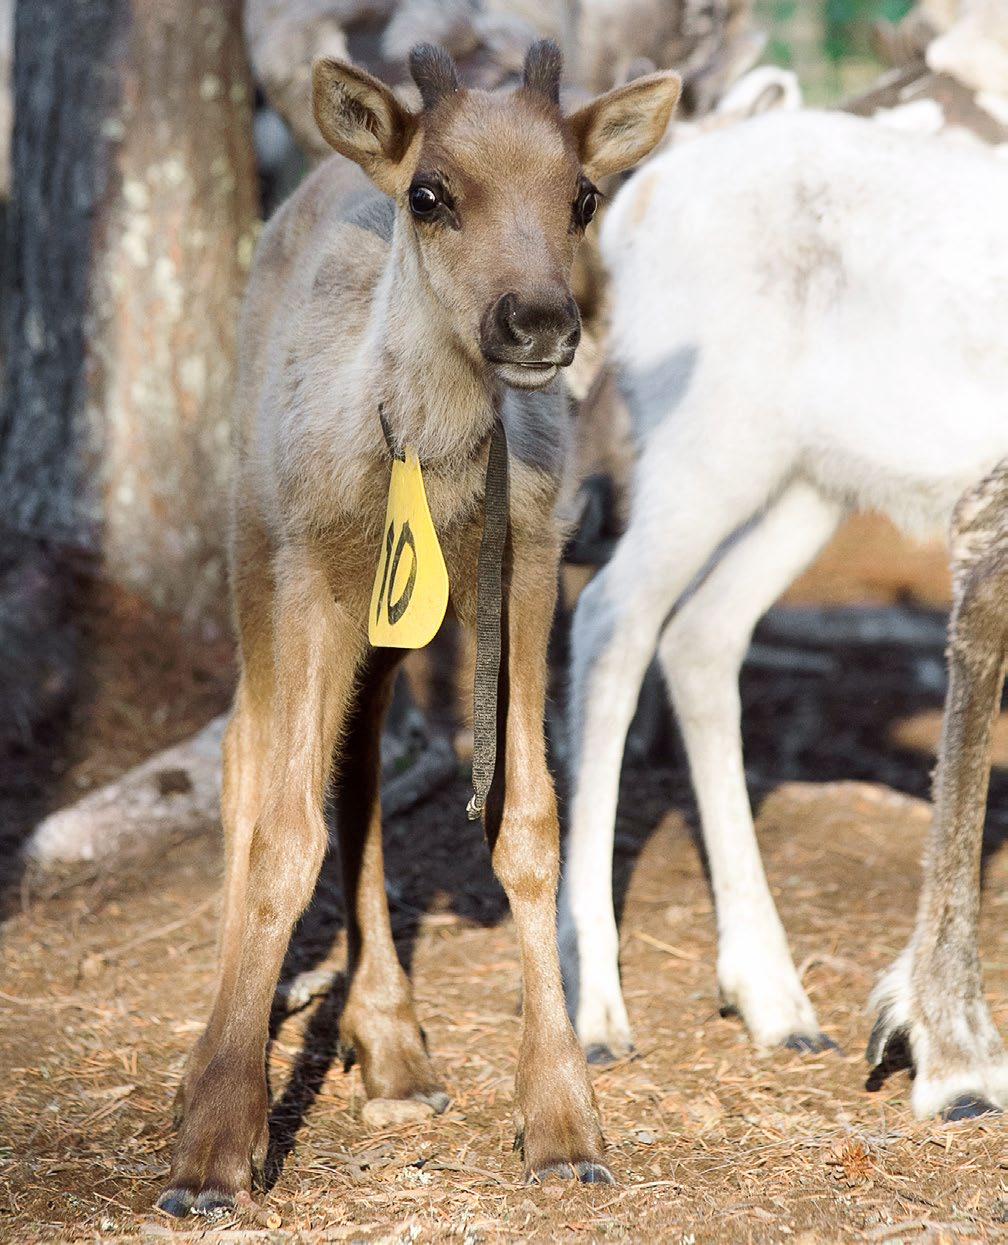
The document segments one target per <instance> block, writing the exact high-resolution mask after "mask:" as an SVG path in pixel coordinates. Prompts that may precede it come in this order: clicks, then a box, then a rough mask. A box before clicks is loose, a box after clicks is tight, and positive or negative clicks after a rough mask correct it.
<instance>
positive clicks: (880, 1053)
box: [865, 1011, 909, 1068]
mask: <svg viewBox="0 0 1008 1245" xmlns="http://www.w3.org/2000/svg"><path fill="white" fill-rule="evenodd" d="M908 1036H909V1033H908V1030H907V1028H906V1026H904V1025H894V1024H893V1022H892V1020H891V1019H890V1016H889V1012H888V1011H882V1012H881V1013H880V1014H879V1017H878V1019H877V1020H876V1021H875V1023H874V1024H873V1025H872V1031H871V1037H870V1038H869V1039H868V1049H867V1050H866V1051H865V1058H866V1059H867V1060H868V1066H869V1067H870V1068H878V1067H881V1066H882V1064H883V1063H886V1062H887V1061H888V1060H889V1059H890V1058H891V1056H892V1055H895V1054H897V1053H900V1054H902V1048H908V1044H907V1038H908Z"/></svg>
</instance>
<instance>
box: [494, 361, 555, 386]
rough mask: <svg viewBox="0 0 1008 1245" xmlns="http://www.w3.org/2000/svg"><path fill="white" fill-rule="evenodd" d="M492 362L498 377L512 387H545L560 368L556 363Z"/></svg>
mask: <svg viewBox="0 0 1008 1245" xmlns="http://www.w3.org/2000/svg"><path fill="white" fill-rule="evenodd" d="M492 362H493V368H494V371H495V372H496V373H497V375H498V377H499V378H500V379H501V380H502V381H503V382H504V384H505V385H510V386H511V388H512V389H544V388H545V387H546V386H547V385H548V384H549V383H550V381H551V380H552V379H553V377H554V376H556V374H557V372H558V371H559V370H560V369H559V364H556V363H506V362H503V361H499V360H492Z"/></svg>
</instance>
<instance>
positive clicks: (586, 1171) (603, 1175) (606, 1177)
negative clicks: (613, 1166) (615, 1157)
mask: <svg viewBox="0 0 1008 1245" xmlns="http://www.w3.org/2000/svg"><path fill="white" fill-rule="evenodd" d="M577 1176H578V1180H580V1181H581V1183H582V1184H615V1183H616V1178H615V1177H614V1176H613V1174H612V1172H611V1171H610V1170H609V1168H608V1167H606V1166H605V1165H604V1164H602V1163H588V1162H582V1163H578V1164H577Z"/></svg>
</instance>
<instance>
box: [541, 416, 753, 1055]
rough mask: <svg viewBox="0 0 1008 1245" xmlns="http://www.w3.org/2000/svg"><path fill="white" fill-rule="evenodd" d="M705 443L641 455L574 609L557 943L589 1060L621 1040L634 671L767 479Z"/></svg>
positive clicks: (625, 1035)
mask: <svg viewBox="0 0 1008 1245" xmlns="http://www.w3.org/2000/svg"><path fill="white" fill-rule="evenodd" d="M670 439H673V438H670ZM709 448H710V449H711V450H712V451H714V452H713V453H711V454H710V455H707V454H704V455H700V454H697V453H696V452H695V450H694V451H693V452H692V454H691V455H690V456H689V457H688V458H687V457H686V455H682V456H680V455H679V454H678V453H677V452H676V451H675V449H672V450H670V449H669V447H668V446H667V445H666V446H663V447H662V452H661V453H658V452H655V451H654V450H653V449H652V451H651V452H649V454H648V455H646V456H645V458H644V460H643V462H642V464H641V467H640V471H641V476H640V478H639V479H638V481H637V489H636V494H635V498H634V510H633V514H632V516H631V520H630V525H629V527H628V529H627V531H626V533H625V535H624V536H623V538H622V539H621V541H620V543H619V545H618V546H617V549H616V552H615V553H614V555H613V558H612V560H611V561H610V562H609V563H608V564H607V565H606V566H605V567H603V569H602V570H601V571H600V572H599V574H598V575H597V576H596V577H595V579H594V580H593V581H592V582H591V583H590V584H589V585H588V587H587V588H586V589H585V591H584V592H583V593H582V595H581V598H580V600H579V602H578V606H577V610H576V612H575V617H574V625H573V633H572V643H571V687H570V720H571V730H570V741H571V751H570V772H571V779H572V782H571V797H572V798H571V806H570V835H569V839H568V844H567V854H566V860H565V866H564V874H563V882H562V886H561V898H560V948H561V961H562V964H563V969H564V981H565V986H566V989H567V999H568V1006H569V1008H570V1012H571V1016H572V1018H573V1020H574V1023H575V1027H576V1028H577V1032H578V1036H579V1037H580V1039H581V1041H582V1043H583V1044H584V1046H585V1048H586V1050H587V1051H588V1056H589V1059H591V1060H593V1061H595V1062H607V1061H609V1060H611V1059H612V1058H614V1057H619V1056H621V1055H622V1054H625V1053H626V1052H627V1051H628V1050H629V1049H630V1047H631V1037H630V1025H629V1022H628V1020H627V1014H626V1008H625V1006H624V1003H623V997H622V994H621V992H620V984H619V967H618V950H619V942H618V936H617V931H616V921H615V917H614V914H613V899H612V849H613V827H614V822H615V816H616V803H617V797H618V793H619V775H620V764H621V761H622V757H623V746H624V743H625V740H626V733H627V728H628V727H629V725H630V720H631V718H632V716H633V712H634V707H635V706H636V703H637V697H638V695H639V692H640V685H641V680H642V678H643V676H644V672H645V670H646V669H647V666H648V663H649V662H650V660H651V658H652V656H653V655H654V651H655V645H656V642H657V638H658V634H659V632H660V630H661V627H662V625H663V623H664V620H665V619H666V617H667V616H668V614H669V611H670V610H671V609H672V608H673V606H674V605H675V603H676V601H677V600H678V599H679V597H680V596H681V594H682V593H683V591H684V590H685V589H686V588H687V586H688V585H689V583H690V581H691V580H692V579H694V578H695V577H696V576H697V574H698V573H699V572H700V571H701V570H702V569H703V568H704V567H705V566H706V564H707V563H708V562H709V561H710V559H711V557H712V556H713V555H714V553H715V551H716V550H717V548H718V546H719V545H720V544H722V542H724V541H726V540H727V539H728V538H729V537H730V536H731V535H732V533H734V532H735V531H737V530H738V529H739V528H740V527H741V526H743V525H744V524H745V523H746V521H747V520H748V519H749V517H750V516H751V515H752V514H754V513H756V512H757V511H758V510H759V509H760V508H761V507H762V506H763V505H764V504H765V502H766V498H767V496H768V494H769V493H770V492H771V491H772V488H773V486H774V483H775V481H774V479H773V478H772V475H771V470H770V464H769V462H768V460H767V458H766V456H764V457H763V458H762V459H761V458H760V456H759V454H758V453H755V452H754V454H753V455H752V457H750V458H748V459H747V458H746V455H745V453H744V452H742V453H733V454H730V455H729V454H724V455H719V454H718V453H717V452H716V447H714V446H713V445H711V446H710V447H709ZM735 448H736V449H738V450H741V448H742V447H735ZM687 462H688V467H687V465H686V464H687ZM761 466H762V468H763V470H762V472H761V470H760V467H761ZM729 473H732V474H729Z"/></svg>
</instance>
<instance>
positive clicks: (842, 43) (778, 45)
mask: <svg viewBox="0 0 1008 1245" xmlns="http://www.w3.org/2000/svg"><path fill="white" fill-rule="evenodd" d="M755 7H756V16H757V22H758V24H759V25H760V26H762V27H763V29H764V30H766V31H767V33H768V34H769V36H770V40H769V43H768V44H767V50H766V53H765V55H764V59H765V60H768V61H772V62H773V63H774V64H776V65H783V66H785V67H786V68H788V69H793V70H794V71H795V72H796V73H797V74H798V76H799V78H800V79H801V83H802V86H803V88H804V90H805V95H806V99H807V101H808V102H809V103H810V104H813V105H815V104H833V103H836V102H837V101H838V100H840V99H842V98H843V97H844V96H845V95H850V94H853V93H855V92H857V91H860V90H864V89H865V88H867V87H868V86H869V85H870V84H871V83H872V82H873V81H874V79H875V78H876V77H877V76H878V74H879V73H880V72H881V71H882V70H883V69H884V68H886V66H884V65H883V63H882V62H881V61H880V60H879V59H878V57H877V56H876V55H875V53H874V52H873V50H872V38H871V35H872V26H873V24H874V23H875V22H877V21H882V20H884V21H891V22H896V21H899V20H900V18H902V17H904V16H905V15H906V14H907V12H909V10H910V9H911V8H912V7H913V0H756V6H755Z"/></svg>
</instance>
